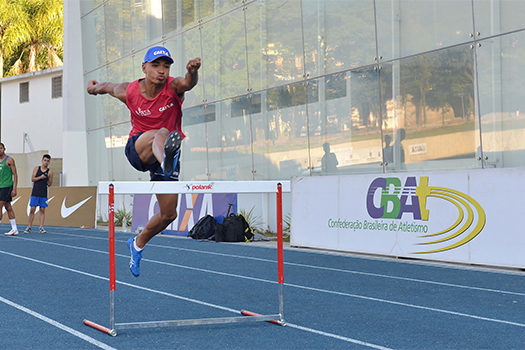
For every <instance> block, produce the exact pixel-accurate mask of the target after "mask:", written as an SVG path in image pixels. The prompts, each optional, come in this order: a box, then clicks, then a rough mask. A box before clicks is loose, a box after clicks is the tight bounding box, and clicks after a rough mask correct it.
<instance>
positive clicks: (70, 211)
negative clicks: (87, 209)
mask: <svg viewBox="0 0 525 350" xmlns="http://www.w3.org/2000/svg"><path fill="white" fill-rule="evenodd" d="M91 197H93V196H89V197H88V198H86V199H84V200H83V201H81V202H79V203H77V204H75V205H73V206H71V207H69V208H68V207H66V198H65V197H64V200H63V201H62V208H60V215H62V218H63V219H65V218H67V217H68V216H69V215H71V214H73V213H74V212H75V211H76V210H77V209H78V208H80V207H81V206H82V205H84V203H86V202H87V201H88V200H90V199H91Z"/></svg>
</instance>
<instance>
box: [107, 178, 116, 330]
mask: <svg viewBox="0 0 525 350" xmlns="http://www.w3.org/2000/svg"><path fill="white" fill-rule="evenodd" d="M108 211H109V214H108V216H109V217H108V220H109V238H108V241H109V327H110V331H111V333H110V335H113V336H115V335H117V334H116V332H115V285H116V283H115V189H114V186H113V184H110V185H109V203H108ZM112 333H114V334H112Z"/></svg>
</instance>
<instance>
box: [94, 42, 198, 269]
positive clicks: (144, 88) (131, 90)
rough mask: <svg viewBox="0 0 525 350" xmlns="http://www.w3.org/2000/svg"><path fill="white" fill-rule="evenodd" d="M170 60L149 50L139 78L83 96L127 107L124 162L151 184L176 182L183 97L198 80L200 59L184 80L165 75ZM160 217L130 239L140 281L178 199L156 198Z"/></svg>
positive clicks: (172, 217)
mask: <svg viewBox="0 0 525 350" xmlns="http://www.w3.org/2000/svg"><path fill="white" fill-rule="evenodd" d="M172 63H173V59H172V58H171V55H170V53H169V51H168V50H167V49H166V48H164V47H162V46H155V47H152V48H150V49H149V50H148V51H147V52H146V55H145V57H144V62H143V63H142V71H143V72H144V74H145V75H146V76H145V77H144V78H142V79H138V80H135V81H134V82H131V83H129V82H126V83H110V82H105V83H99V82H97V81H96V80H91V81H90V82H89V83H88V87H87V92H88V93H89V94H91V95H99V94H110V95H111V96H113V97H115V98H118V99H119V100H121V101H122V102H124V103H125V104H126V106H127V107H128V109H129V110H130V112H131V132H130V134H129V139H128V143H127V145H126V157H127V158H128V160H129V162H130V163H131V165H132V166H133V167H134V168H135V169H137V170H139V171H149V172H150V178H151V181H178V177H179V171H180V146H181V141H182V139H183V138H184V134H183V133H182V130H181V118H182V109H181V106H182V102H183V101H184V93H185V92H186V91H189V90H191V89H192V88H193V87H194V86H195V85H196V84H197V80H198V73H197V71H198V70H199V68H200V66H201V59H200V58H195V59H192V60H190V61H189V62H188V64H187V65H186V69H187V73H186V75H185V76H184V77H178V78H173V77H170V76H169V73H170V66H171V64H172ZM156 196H157V201H158V203H159V207H160V212H159V213H157V214H155V215H154V216H153V217H152V218H151V219H150V220H149V221H148V223H147V224H146V227H145V228H144V230H143V231H142V232H141V233H140V234H139V235H138V236H137V237H136V238H135V239H133V238H130V239H129V240H128V247H129V250H130V254H131V259H130V263H129V268H130V270H131V273H132V274H133V275H134V276H135V277H138V276H139V274H140V270H139V264H140V260H141V259H142V249H143V248H144V246H145V245H146V243H148V241H149V240H150V239H152V238H153V237H154V236H155V235H156V234H158V233H159V232H161V231H162V230H164V229H165V228H166V227H167V226H168V225H169V224H170V223H171V222H172V221H173V220H175V218H176V217H177V200H178V194H156Z"/></svg>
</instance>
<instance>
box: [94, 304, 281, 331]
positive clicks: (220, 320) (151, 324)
mask: <svg viewBox="0 0 525 350" xmlns="http://www.w3.org/2000/svg"><path fill="white" fill-rule="evenodd" d="M244 312H245V311H244V310H243V311H241V313H242V314H243V315H246V316H252V317H244V316H233V317H215V318H195V319H186V320H166V321H147V322H127V323H115V327H114V328H113V329H110V328H107V327H104V326H101V325H99V324H97V323H95V322H92V321H89V320H84V324H85V325H86V326H89V327H92V328H94V329H96V330H98V331H101V332H103V333H106V334H109V335H111V336H113V337H114V336H116V335H117V331H119V330H123V329H141V328H160V327H181V326H198V325H210V324H231V323H248V322H264V321H266V322H279V321H275V320H276V319H279V318H280V316H279V314H275V315H260V314H253V313H250V314H245V313H244Z"/></svg>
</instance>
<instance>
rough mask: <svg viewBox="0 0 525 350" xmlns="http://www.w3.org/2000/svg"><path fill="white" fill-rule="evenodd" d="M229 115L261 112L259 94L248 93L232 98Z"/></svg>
mask: <svg viewBox="0 0 525 350" xmlns="http://www.w3.org/2000/svg"><path fill="white" fill-rule="evenodd" d="M231 109H232V110H231V116H232V118H233V117H240V116H244V115H247V114H256V113H261V94H260V93H259V94H253V95H252V94H250V95H245V96H240V97H236V98H234V99H232V103H231Z"/></svg>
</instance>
